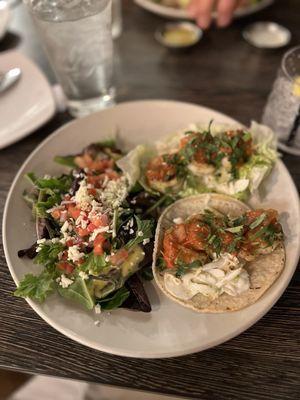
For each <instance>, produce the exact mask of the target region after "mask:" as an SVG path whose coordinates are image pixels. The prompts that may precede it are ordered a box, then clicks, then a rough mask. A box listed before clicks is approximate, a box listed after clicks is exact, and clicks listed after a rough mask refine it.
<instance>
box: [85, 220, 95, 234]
mask: <svg viewBox="0 0 300 400" xmlns="http://www.w3.org/2000/svg"><path fill="white" fill-rule="evenodd" d="M96 228H97V227H96V225H94V224H93V223H92V222H91V223H90V224H88V226H87V230H88V231H89V232H90V233H92V232H94V230H95V229H96Z"/></svg>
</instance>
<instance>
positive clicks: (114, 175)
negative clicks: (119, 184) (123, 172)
mask: <svg viewBox="0 0 300 400" xmlns="http://www.w3.org/2000/svg"><path fill="white" fill-rule="evenodd" d="M105 175H106V176H107V177H108V179H110V180H111V181H115V180H117V179H119V177H120V176H119V174H118V173H117V172H116V171H114V170H113V169H107V170H106V171H105Z"/></svg>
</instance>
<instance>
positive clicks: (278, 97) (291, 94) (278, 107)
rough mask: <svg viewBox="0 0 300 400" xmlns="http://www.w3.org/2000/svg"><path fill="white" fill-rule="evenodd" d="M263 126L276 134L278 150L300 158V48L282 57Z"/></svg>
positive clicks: (265, 111) (264, 115)
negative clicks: (266, 126)
mask: <svg viewBox="0 0 300 400" xmlns="http://www.w3.org/2000/svg"><path fill="white" fill-rule="evenodd" d="M262 122H263V123H264V124H265V125H268V126H269V127H270V128H272V129H273V130H274V132H276V133H277V136H278V139H279V147H280V148H282V149H283V150H285V151H287V152H289V153H292V154H300V46H298V47H294V48H292V49H290V50H289V51H288V52H287V53H285V55H284V57H283V59H282V63H281V67H280V69H279V71H278V75H277V78H276V80H275V82H274V85H273V89H272V91H271V93H270V95H269V98H268V101H267V104H266V107H265V110H264V113H263V118H262Z"/></svg>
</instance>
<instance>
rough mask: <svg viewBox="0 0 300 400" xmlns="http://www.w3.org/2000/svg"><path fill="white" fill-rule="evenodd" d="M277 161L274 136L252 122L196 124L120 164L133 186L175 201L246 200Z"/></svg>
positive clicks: (143, 149)
mask: <svg viewBox="0 0 300 400" xmlns="http://www.w3.org/2000/svg"><path fill="white" fill-rule="evenodd" d="M276 159H277V152H276V139H275V136H274V133H273V132H272V131H271V130H270V129H269V128H268V127H266V126H263V125H259V124H257V123H255V122H252V124H251V126H250V128H249V129H246V128H244V127H240V126H237V125H235V126H232V125H230V126H229V125H218V124H217V123H210V124H209V125H205V126H204V125H203V126H200V125H195V124H192V125H190V127H189V128H188V129H185V130H183V131H180V132H178V133H176V134H175V135H174V134H173V135H171V136H169V137H167V138H165V139H163V140H162V141H160V142H157V143H155V144H154V145H153V146H138V147H137V148H135V149H134V150H132V151H131V152H130V153H128V154H127V155H126V156H125V157H124V158H123V159H122V160H119V161H118V165H119V167H120V168H121V169H122V170H123V172H124V173H125V174H126V175H127V176H128V179H129V180H130V181H131V182H132V183H133V184H134V183H135V182H137V181H138V182H139V183H140V184H141V185H142V186H143V187H144V188H145V189H146V190H147V191H148V192H152V193H156V194H158V195H165V194H170V195H172V196H174V195H175V196H176V198H177V199H179V198H184V197H188V196H191V195H196V194H199V193H207V192H208V193H210V192H215V193H221V194H226V195H229V196H233V197H235V198H238V199H240V200H245V199H247V198H248V197H249V196H250V195H251V194H253V193H254V192H255V191H256V190H257V189H258V188H259V186H260V185H261V183H262V182H263V180H264V179H265V178H266V176H267V175H268V174H269V173H270V172H271V170H272V167H273V165H274V163H275V161H276Z"/></svg>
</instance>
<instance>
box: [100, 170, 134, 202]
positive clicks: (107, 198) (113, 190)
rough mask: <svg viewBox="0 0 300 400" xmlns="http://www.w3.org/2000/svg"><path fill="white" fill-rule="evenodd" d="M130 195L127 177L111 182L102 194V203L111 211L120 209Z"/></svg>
mask: <svg viewBox="0 0 300 400" xmlns="http://www.w3.org/2000/svg"><path fill="white" fill-rule="evenodd" d="M127 194H128V183H127V180H126V178H125V177H121V178H120V179H117V180H111V181H109V182H108V183H107V185H106V187H105V188H104V190H102V191H101V192H100V197H101V201H102V203H103V204H104V205H105V206H106V207H107V208H111V209H115V208H118V207H120V205H121V204H122V203H123V201H124V200H125V198H126V196H127Z"/></svg>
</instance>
